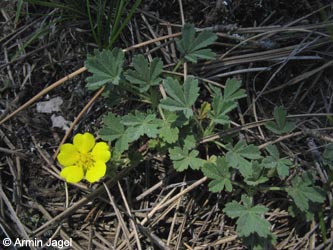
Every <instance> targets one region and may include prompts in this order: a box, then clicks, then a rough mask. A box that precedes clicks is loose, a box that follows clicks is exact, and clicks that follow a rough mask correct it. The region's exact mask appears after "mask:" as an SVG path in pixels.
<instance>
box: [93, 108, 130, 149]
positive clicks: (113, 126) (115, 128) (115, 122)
mask: <svg viewBox="0 0 333 250" xmlns="http://www.w3.org/2000/svg"><path fill="white" fill-rule="evenodd" d="M103 123H104V124H103V127H102V128H101V129H100V130H99V135H100V137H101V138H102V139H103V140H105V141H110V142H112V141H115V140H116V144H115V148H116V150H117V151H119V152H120V153H122V152H124V151H125V150H127V149H128V147H129V146H128V144H129V143H130V142H131V138H130V137H128V134H127V133H126V131H125V127H124V125H123V124H122V123H121V118H120V117H117V116H115V115H114V114H113V113H111V112H109V113H108V114H107V115H106V116H105V117H104V118H103Z"/></svg>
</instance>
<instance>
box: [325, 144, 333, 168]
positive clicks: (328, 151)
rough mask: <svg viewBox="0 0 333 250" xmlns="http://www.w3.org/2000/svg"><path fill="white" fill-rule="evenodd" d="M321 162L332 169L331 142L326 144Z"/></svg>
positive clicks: (332, 147)
mask: <svg viewBox="0 0 333 250" xmlns="http://www.w3.org/2000/svg"><path fill="white" fill-rule="evenodd" d="M323 162H324V164H326V165H328V166H329V167H330V168H331V170H332V171H333V143H330V144H328V145H326V147H325V150H324V152H323Z"/></svg>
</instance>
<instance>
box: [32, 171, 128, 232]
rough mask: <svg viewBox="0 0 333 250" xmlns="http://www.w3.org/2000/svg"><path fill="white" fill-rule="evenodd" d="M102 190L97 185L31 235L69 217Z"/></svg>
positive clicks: (111, 183)
mask: <svg viewBox="0 0 333 250" xmlns="http://www.w3.org/2000/svg"><path fill="white" fill-rule="evenodd" d="M131 169H132V168H131V167H127V168H125V169H123V170H122V171H121V172H120V173H119V174H118V175H117V177H115V179H112V180H108V181H107V182H106V185H107V186H109V187H112V186H113V185H115V184H116V183H117V181H118V180H120V179H121V178H123V177H124V176H126V175H127V174H128V172H129V171H130V170H131ZM104 192H105V188H104V186H100V187H98V188H97V189H96V190H94V191H93V192H92V193H90V194H88V195H87V196H85V197H83V198H82V199H81V200H79V201H78V202H76V203H74V204H73V205H72V206H71V207H69V208H68V209H66V210H64V211H63V212H61V213H60V214H58V215H57V216H55V217H53V218H52V219H50V220H49V221H47V222H46V223H44V224H43V225H41V226H40V227H39V228H37V229H36V230H34V231H33V232H32V234H33V235H39V234H41V233H43V232H45V231H46V230H48V228H49V227H52V226H55V225H57V224H58V223H59V222H60V221H62V220H63V219H65V218H67V217H69V216H70V215H71V214H73V213H74V212H75V211H76V210H78V209H79V208H80V207H82V206H84V205H85V204H87V203H88V202H89V201H91V200H93V199H95V198H96V197H98V196H99V195H101V194H103V193H104Z"/></svg>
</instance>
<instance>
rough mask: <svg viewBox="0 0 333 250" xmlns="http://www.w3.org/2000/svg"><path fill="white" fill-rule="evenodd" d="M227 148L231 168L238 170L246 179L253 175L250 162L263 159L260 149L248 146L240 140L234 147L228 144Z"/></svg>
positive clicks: (227, 157)
mask: <svg viewBox="0 0 333 250" xmlns="http://www.w3.org/2000/svg"><path fill="white" fill-rule="evenodd" d="M226 148H227V150H228V153H227V155H226V159H227V162H228V163H229V164H230V166H231V167H233V168H236V169H238V170H239V171H240V173H241V174H242V175H243V176H244V177H246V176H249V175H251V173H252V171H253V170H252V163H251V161H249V160H256V159H260V158H261V155H260V152H259V149H258V147H256V146H254V145H246V143H245V141H243V140H240V141H239V142H237V144H236V145H235V146H234V147H232V145H231V144H228V145H226Z"/></svg>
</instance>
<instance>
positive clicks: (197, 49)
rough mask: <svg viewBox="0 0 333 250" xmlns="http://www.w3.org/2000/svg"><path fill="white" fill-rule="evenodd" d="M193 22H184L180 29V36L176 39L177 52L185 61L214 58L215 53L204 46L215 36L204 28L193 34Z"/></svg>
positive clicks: (214, 38)
mask: <svg viewBox="0 0 333 250" xmlns="http://www.w3.org/2000/svg"><path fill="white" fill-rule="evenodd" d="M195 33H196V32H195V28H194V25H193V24H185V25H184V27H183V29H182V38H181V39H180V40H179V39H176V45H177V49H178V50H179V52H180V53H181V54H182V56H184V58H185V59H186V60H187V61H190V62H194V63H196V62H197V61H198V59H214V58H215V53H214V52H212V50H211V49H208V48H206V47H208V46H210V45H211V44H212V43H213V42H214V41H215V40H216V39H217V36H216V35H215V34H214V33H212V32H211V31H208V30H204V31H202V32H200V33H199V35H198V36H195Z"/></svg>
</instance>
